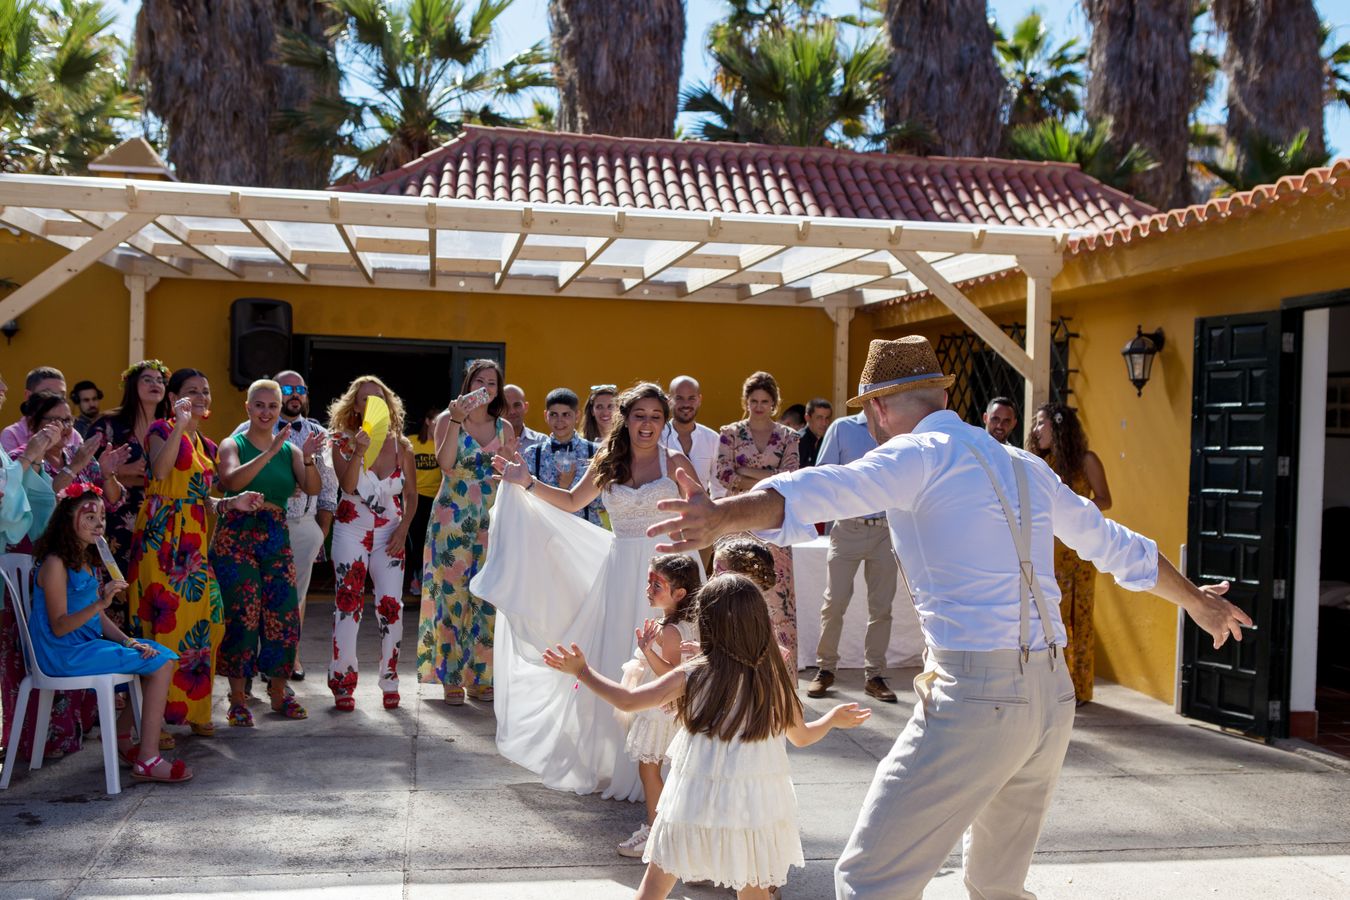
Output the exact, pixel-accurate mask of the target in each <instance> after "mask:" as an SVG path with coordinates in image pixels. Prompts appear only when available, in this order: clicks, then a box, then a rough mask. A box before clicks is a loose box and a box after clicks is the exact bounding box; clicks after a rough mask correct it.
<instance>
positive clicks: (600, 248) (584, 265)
mask: <svg viewBox="0 0 1350 900" xmlns="http://www.w3.org/2000/svg"><path fill="white" fill-rule="evenodd" d="M615 240H616V238H603V239H601V240H597V241H594V242H593V243H594V247H593V249H591V252H590V253H588V254H587V256H586V258H585V259H584V260H582V261H581V262H579V263H577V264H575V265H574V266H572V268H571V270H570V271H569V270H568V268H567V266H563V269H562V272H561V273H560V274H559V275H558V290H560V291H561V290H562V289H563V288H565V287H567V286H568V285H569V284H571V283H572V282H574V281H576V280H577V278H578V276H580V275H581V273H582V272H585V271H586V270H587V269H588V268H590V266H591V263H593V262H595V260H596V259H598V258H599V256H600V254H602V253H604V252H605V251H606V250H608V249H609V247H610V245H611V244H613V243H614V241H615Z"/></svg>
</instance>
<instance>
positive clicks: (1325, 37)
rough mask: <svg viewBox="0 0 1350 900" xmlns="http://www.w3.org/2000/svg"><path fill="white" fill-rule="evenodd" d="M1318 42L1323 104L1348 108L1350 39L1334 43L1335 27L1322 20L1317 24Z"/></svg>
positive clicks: (1349, 103)
mask: <svg viewBox="0 0 1350 900" xmlns="http://www.w3.org/2000/svg"><path fill="white" fill-rule="evenodd" d="M1318 35H1319V37H1320V38H1321V40H1320V41H1319V42H1318V44H1319V46H1320V47H1321V48H1322V71H1323V72H1324V73H1325V74H1324V82H1325V87H1324V94H1323V97H1322V103H1323V105H1325V106H1335V105H1336V104H1338V103H1339V104H1344V105H1345V107H1346V108H1347V109H1350V41H1346V42H1345V43H1341V44H1338V43H1336V29H1334V28H1332V27H1331V25H1330V23H1328V22H1322V23H1321V24H1320V25H1319V26H1318Z"/></svg>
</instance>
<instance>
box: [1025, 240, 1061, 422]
mask: <svg viewBox="0 0 1350 900" xmlns="http://www.w3.org/2000/svg"><path fill="white" fill-rule="evenodd" d="M1063 264H1064V263H1063V259H1062V258H1061V257H1058V256H1046V257H1033V258H1029V259H1019V260H1018V265H1020V266H1021V268H1022V271H1024V272H1026V274H1027V353H1028V355H1029V356H1030V357H1031V372H1030V373H1029V374H1028V375H1027V384H1026V391H1025V394H1024V396H1023V403H1024V405H1023V407H1022V409H1023V410H1025V413H1024V415H1025V416H1026V417H1027V419H1028V420H1030V418H1031V415H1032V413H1034V412H1035V411H1036V410H1037V409H1039V408H1040V407H1041V405H1042V404H1044V403H1048V402H1050V334H1051V332H1052V331H1053V330H1054V324H1053V323H1052V322H1051V321H1050V282H1051V281H1052V280H1053V279H1054V277H1055V275H1057V274H1058V273H1059V270H1060V269H1061V268H1062V267H1063Z"/></svg>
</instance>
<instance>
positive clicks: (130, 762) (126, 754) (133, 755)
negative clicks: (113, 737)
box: [117, 733, 141, 766]
mask: <svg viewBox="0 0 1350 900" xmlns="http://www.w3.org/2000/svg"><path fill="white" fill-rule="evenodd" d="M122 741H127V742H128V743H129V744H130V741H131V734H130V733H127V734H119V735H118V736H117V742H118V743H119V744H120V743H122ZM140 755H141V745H140V744H130V746H128V747H127V748H126V749H125V750H123V749H122V748H121V747H118V748H117V757H118V759H120V760H122V765H124V766H134V765H136V760H137V758H138V757H139V756H140Z"/></svg>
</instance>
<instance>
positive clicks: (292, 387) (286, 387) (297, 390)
mask: <svg viewBox="0 0 1350 900" xmlns="http://www.w3.org/2000/svg"><path fill="white" fill-rule="evenodd" d="M308 393H309V388H307V387H305V386H304V385H303V384H283V385H282V386H281V396H283V397H289V396H291V395H292V394H294V395H295V396H297V397H303V396H305V395H306V394H308Z"/></svg>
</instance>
